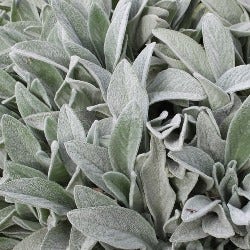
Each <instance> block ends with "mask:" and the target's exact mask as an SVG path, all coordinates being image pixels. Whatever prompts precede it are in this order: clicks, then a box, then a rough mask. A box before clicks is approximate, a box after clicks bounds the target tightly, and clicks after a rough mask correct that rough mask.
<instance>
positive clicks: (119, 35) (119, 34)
mask: <svg viewBox="0 0 250 250" xmlns="http://www.w3.org/2000/svg"><path fill="white" fill-rule="evenodd" d="M130 8H131V3H128V4H126V5H124V8H122V9H121V10H120V11H119V14H117V15H116V16H115V18H114V19H113V20H112V22H111V24H110V26H109V28H108V31H107V34H106V38H105V42H104V55H105V63H106V67H107V69H108V70H109V71H111V72H112V71H113V70H114V68H115V66H116V65H117V63H118V62H119V59H120V56H121V53H122V46H123V41H124V37H125V32H126V27H127V22H128V17H129V11H130Z"/></svg>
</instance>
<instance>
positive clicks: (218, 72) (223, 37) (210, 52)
mask: <svg viewBox="0 0 250 250" xmlns="http://www.w3.org/2000/svg"><path fill="white" fill-rule="evenodd" d="M202 34H203V42H204V47H205V50H206V54H207V58H208V62H209V65H210V67H211V69H212V72H213V74H214V77H215V79H218V78H220V76H222V75H223V74H224V73H225V72H226V71H227V70H229V69H231V68H233V67H234V66H235V52H234V44H233V40H232V37H231V34H230V32H229V30H227V29H226V28H225V27H224V26H223V24H222V23H221V21H220V20H219V18H218V17H216V16H215V15H214V14H211V13H208V14H206V15H205V16H203V18H202Z"/></svg>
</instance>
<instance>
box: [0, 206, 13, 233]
mask: <svg viewBox="0 0 250 250" xmlns="http://www.w3.org/2000/svg"><path fill="white" fill-rule="evenodd" d="M15 212H16V211H15V206H7V207H5V208H2V209H1V210H0V229H1V230H3V229H5V228H7V227H9V226H12V224H13V222H11V220H12V216H13V215H14V214H15Z"/></svg>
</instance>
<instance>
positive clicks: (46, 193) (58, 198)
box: [0, 177, 74, 215]
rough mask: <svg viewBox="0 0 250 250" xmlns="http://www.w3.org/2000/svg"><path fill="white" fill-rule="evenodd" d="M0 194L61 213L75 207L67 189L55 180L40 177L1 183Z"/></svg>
mask: <svg viewBox="0 0 250 250" xmlns="http://www.w3.org/2000/svg"><path fill="white" fill-rule="evenodd" d="M41 187H43V188H42V189H41ZM0 194H1V195H4V196H7V197H9V198H11V199H14V200H15V201H17V202H20V203H24V204H29V205H32V206H37V207H42V208H47V209H51V210H52V211H54V212H55V213H58V214H60V215H64V214H66V213H67V212H68V211H69V210H71V209H72V208H74V200H73V199H72V197H71V195H70V194H69V193H68V192H67V191H65V190H64V189H63V188H62V187H61V186H60V185H58V184H56V183H55V182H52V181H48V180H45V179H42V178H39V177H36V178H22V179H16V180H13V181H9V182H7V183H5V184H1V185H0Z"/></svg>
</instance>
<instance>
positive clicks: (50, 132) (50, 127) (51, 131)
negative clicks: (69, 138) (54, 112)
mask: <svg viewBox="0 0 250 250" xmlns="http://www.w3.org/2000/svg"><path fill="white" fill-rule="evenodd" d="M44 134H45V137H46V140H47V142H48V143H49V145H51V143H52V142H53V141H55V140H57V120H56V118H54V117H51V116H47V117H46V118H45V120H44Z"/></svg>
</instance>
